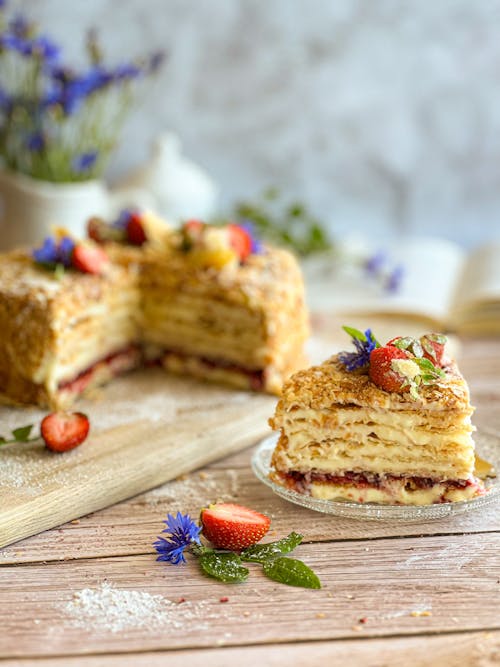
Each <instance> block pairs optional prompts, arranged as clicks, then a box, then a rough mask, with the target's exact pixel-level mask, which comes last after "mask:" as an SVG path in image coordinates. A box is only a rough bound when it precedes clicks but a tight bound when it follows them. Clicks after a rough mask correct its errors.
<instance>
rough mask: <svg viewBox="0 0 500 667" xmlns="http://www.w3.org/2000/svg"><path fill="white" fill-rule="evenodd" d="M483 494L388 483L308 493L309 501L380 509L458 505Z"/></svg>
mask: <svg viewBox="0 0 500 667" xmlns="http://www.w3.org/2000/svg"><path fill="white" fill-rule="evenodd" d="M483 493H484V491H483V490H482V489H481V487H480V486H479V485H475V484H471V485H469V486H466V487H464V488H453V487H447V486H446V484H435V485H434V486H431V487H429V488H426V489H413V490H408V489H406V488H405V482H404V481H400V480H391V481H390V482H388V483H387V485H386V486H385V487H382V488H375V487H365V488H359V487H356V486H354V485H352V486H349V485H341V484H328V483H322V482H313V483H312V484H311V489H310V494H311V496H312V497H313V498H320V499H322V500H347V501H349V500H350V501H353V502H358V503H379V504H383V505H433V504H435V503H441V502H459V501H461V500H469V499H470V498H474V497H475V496H477V495H482V494H483Z"/></svg>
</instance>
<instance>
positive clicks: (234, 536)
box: [200, 503, 271, 551]
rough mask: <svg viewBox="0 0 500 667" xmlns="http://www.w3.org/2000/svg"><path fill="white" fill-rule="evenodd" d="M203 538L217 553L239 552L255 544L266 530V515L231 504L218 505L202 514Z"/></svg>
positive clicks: (268, 524) (269, 521) (269, 523)
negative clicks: (224, 550) (217, 550)
mask: <svg viewBox="0 0 500 667" xmlns="http://www.w3.org/2000/svg"><path fill="white" fill-rule="evenodd" d="M200 521H201V525H202V527H203V535H204V536H205V537H206V538H207V540H209V541H210V542H212V544H213V545H214V546H216V547H217V548H219V549H230V550H231V551H239V550H240V549H246V548H247V547H250V546H252V545H253V544H256V543H257V542H258V541H259V540H261V539H262V538H263V537H264V535H265V534H266V533H267V531H268V530H269V526H270V525H271V519H270V518H269V517H267V516H266V515H265V514H260V512H256V511H255V510H252V509H249V508H248V507H242V506H241V505H235V504H233V503H217V504H215V505H210V506H209V507H208V508H206V509H203V510H201V514H200Z"/></svg>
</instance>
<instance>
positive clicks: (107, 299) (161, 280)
mask: <svg viewBox="0 0 500 667" xmlns="http://www.w3.org/2000/svg"><path fill="white" fill-rule="evenodd" d="M89 236H90V239H88V240H86V241H76V242H75V241H74V240H73V239H71V238H70V237H69V236H67V235H66V234H65V232H64V231H58V232H56V233H55V235H54V236H53V237H50V238H48V239H46V240H45V242H44V244H43V245H42V246H41V247H40V248H37V249H35V251H28V250H19V251H13V252H10V253H6V254H4V255H2V256H0V326H1V327H2V343H3V345H2V346H1V347H0V400H1V401H3V402H9V403H14V404H31V403H36V404H38V405H40V406H44V407H45V406H49V407H51V408H61V407H67V406H68V405H70V404H71V402H72V401H73V400H74V399H75V398H76V397H77V396H79V395H80V394H82V393H85V392H86V391H88V390H89V389H91V388H92V387H94V386H96V385H98V384H102V383H103V382H106V381H108V380H109V379H110V378H111V377H113V376H114V375H116V374H119V373H122V372H124V371H125V370H129V369H131V368H135V367H137V366H139V365H141V364H143V363H147V364H151V363H156V364H161V365H163V366H164V367H165V368H167V369H168V370H170V371H175V372H179V373H182V374H188V375H193V376H196V377H200V378H203V379H206V380H214V381H222V382H225V383H229V384H231V385H233V386H237V387H241V388H250V389H254V390H262V391H267V392H271V393H278V392H279V391H280V390H281V386H282V383H283V381H284V379H285V378H286V377H288V376H289V375H290V374H291V373H292V372H293V371H295V370H296V369H297V368H300V367H301V366H303V365H304V357H303V344H304V341H305V339H306V337H307V335H308V318H307V312H306V308H305V304H304V287H303V280H302V275H301V272H300V269H299V267H298V264H297V262H296V260H295V258H294V257H293V256H292V255H291V254H290V253H288V252H286V251H284V250H280V249H278V248H273V247H269V246H263V245H261V244H260V243H259V242H258V241H257V240H256V239H255V238H254V236H253V235H252V233H251V231H250V230H248V229H245V228H244V227H242V226H240V225H235V224H229V225H226V226H221V227H214V226H212V225H206V224H204V223H202V222H199V221H190V222H188V223H186V224H185V225H184V226H183V227H182V228H181V229H180V230H173V229H169V228H168V227H166V225H165V224H164V223H163V222H161V223H160V222H159V221H158V219H157V218H155V217H154V216H152V215H151V214H146V213H140V212H137V211H125V212H123V213H122V214H121V215H120V218H119V219H118V220H117V221H115V222H113V223H111V224H107V223H105V222H104V221H102V220H99V219H96V218H94V219H92V220H91V221H90V222H89Z"/></svg>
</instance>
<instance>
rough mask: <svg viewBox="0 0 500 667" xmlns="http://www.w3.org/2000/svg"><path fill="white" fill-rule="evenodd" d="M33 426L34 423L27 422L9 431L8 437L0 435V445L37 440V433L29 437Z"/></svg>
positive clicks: (38, 437)
mask: <svg viewBox="0 0 500 667" xmlns="http://www.w3.org/2000/svg"><path fill="white" fill-rule="evenodd" d="M33 426H34V424H28V425H27V426H20V427H19V428H15V429H14V430H13V431H12V432H11V435H10V437H9V438H4V437H3V436H1V435H0V447H1V446H2V445H10V444H12V443H14V442H32V441H33V440H39V439H40V436H39V435H36V436H35V437H34V438H30V435H31V431H32V430H33Z"/></svg>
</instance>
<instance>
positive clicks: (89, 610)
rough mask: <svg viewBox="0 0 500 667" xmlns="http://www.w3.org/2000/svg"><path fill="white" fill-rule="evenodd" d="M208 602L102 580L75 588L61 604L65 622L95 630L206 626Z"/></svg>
mask: <svg viewBox="0 0 500 667" xmlns="http://www.w3.org/2000/svg"><path fill="white" fill-rule="evenodd" d="M208 607H209V605H208V603H207V602H205V601H203V600H201V601H199V602H189V601H184V600H182V601H177V602H174V601H172V600H169V599H168V598H166V597H164V596H163V595H151V594H150V593H147V592H146V591H137V590H124V589H119V588H116V587H115V586H113V585H112V584H110V583H108V582H104V583H103V584H101V586H99V587H98V588H84V589H82V590H80V591H76V592H75V593H74V594H73V597H72V599H71V600H70V601H69V602H68V603H67V604H65V605H63V606H62V607H61V609H60V610H61V611H62V612H63V614H64V616H65V618H66V620H67V622H68V624H70V625H71V626H73V627H77V628H82V629H84V630H87V631H94V632H112V633H117V632H126V631H130V630H137V629H143V630H146V631H150V632H154V631H157V630H159V629H168V628H171V629H173V630H185V629H186V628H187V627H189V626H191V628H192V629H194V627H193V626H195V628H196V629H197V630H205V629H207V628H208V622H207V621H208V619H209V613H208Z"/></svg>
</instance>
